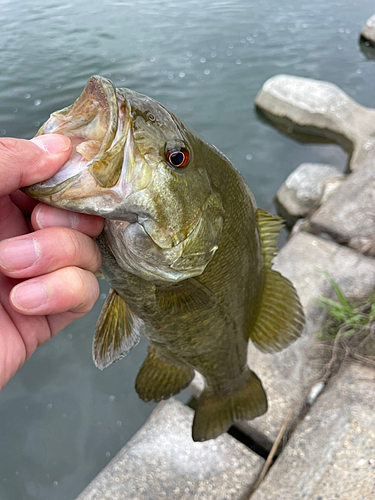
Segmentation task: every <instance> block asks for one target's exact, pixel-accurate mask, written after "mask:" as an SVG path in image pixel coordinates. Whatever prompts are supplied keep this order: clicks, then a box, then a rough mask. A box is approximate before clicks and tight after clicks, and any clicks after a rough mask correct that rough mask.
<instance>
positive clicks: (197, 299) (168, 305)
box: [155, 278, 216, 314]
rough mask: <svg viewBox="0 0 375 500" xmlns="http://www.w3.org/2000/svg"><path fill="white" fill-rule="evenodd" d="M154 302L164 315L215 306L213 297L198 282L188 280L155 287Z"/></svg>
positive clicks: (192, 279)
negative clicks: (155, 301)
mask: <svg viewBox="0 0 375 500" xmlns="http://www.w3.org/2000/svg"><path fill="white" fill-rule="evenodd" d="M155 296H156V300H157V302H158V304H159V306H160V308H161V309H162V310H163V311H164V312H165V313H166V314H170V313H188V312H193V311H196V310H198V309H208V308H211V307H213V306H214V305H215V304H216V297H215V295H214V294H213V293H212V292H211V290H209V289H208V288H207V287H206V286H204V285H202V283H200V282H199V281H198V280H196V279H194V278H190V279H187V280H184V281H181V282H180V283H177V284H175V285H169V286H157V287H156V289H155Z"/></svg>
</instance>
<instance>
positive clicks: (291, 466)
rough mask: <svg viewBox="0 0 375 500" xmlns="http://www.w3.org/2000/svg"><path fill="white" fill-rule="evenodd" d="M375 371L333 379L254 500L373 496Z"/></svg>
mask: <svg viewBox="0 0 375 500" xmlns="http://www.w3.org/2000/svg"><path fill="white" fill-rule="evenodd" d="M374 443H375V371H374V370H373V369H369V368H365V367H361V366H359V365H357V366H355V365H351V366H349V367H347V368H346V369H345V370H344V371H342V372H341V374H339V376H337V377H336V378H334V379H333V380H331V384H330V386H329V387H328V389H327V390H326V391H325V392H324V393H323V395H322V396H321V397H320V398H319V399H318V400H317V401H316V403H315V405H314V406H313V407H312V409H311V411H310V413H309V414H308V415H307V416H306V417H305V419H304V420H303V421H302V423H301V424H300V425H299V427H298V428H297V430H296V431H295V432H294V434H293V436H292V438H291V440H290V441H289V443H288V445H287V446H286V448H285V449H284V451H283V452H282V454H281V455H280V456H279V458H278V459H277V461H276V462H275V464H274V465H273V467H272V468H271V470H270V472H269V474H268V475H267V477H266V478H265V480H264V481H263V482H262V484H261V485H260V487H259V489H258V490H257V491H256V492H255V494H254V495H253V496H252V497H251V500H279V499H283V500H302V499H303V500H336V499H338V500H372V499H373V498H375V445H374Z"/></svg>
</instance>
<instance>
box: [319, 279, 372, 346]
mask: <svg viewBox="0 0 375 500" xmlns="http://www.w3.org/2000/svg"><path fill="white" fill-rule="evenodd" d="M323 274H324V275H325V277H326V278H327V280H328V281H329V282H330V284H331V286H332V288H333V290H334V292H335V294H336V296H337V299H338V300H333V299H329V298H327V297H319V298H318V299H317V301H318V305H319V306H320V307H321V308H322V309H325V310H326V311H327V312H328V313H329V314H328V318H327V321H326V324H325V326H324V327H323V329H322V331H321V332H319V333H318V334H317V338H318V339H319V340H323V341H332V340H335V339H336V338H337V339H344V338H346V337H349V336H351V335H354V334H355V333H357V332H360V331H362V330H363V328H364V327H366V326H368V325H369V324H371V323H372V322H373V321H374V320H375V303H374V297H369V298H368V299H367V300H365V301H364V302H362V304H358V303H355V302H354V301H349V300H348V299H347V298H346V297H345V295H344V293H343V292H342V290H341V288H340V287H339V285H338V284H337V283H336V281H334V279H333V278H331V276H330V275H329V274H328V273H325V272H323Z"/></svg>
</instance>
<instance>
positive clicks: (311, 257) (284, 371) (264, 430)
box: [192, 232, 375, 441]
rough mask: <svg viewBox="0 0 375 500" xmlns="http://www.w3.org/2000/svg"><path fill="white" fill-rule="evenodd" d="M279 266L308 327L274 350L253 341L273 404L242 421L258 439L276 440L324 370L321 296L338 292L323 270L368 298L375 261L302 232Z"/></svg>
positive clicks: (350, 293) (254, 362) (251, 358)
mask: <svg viewBox="0 0 375 500" xmlns="http://www.w3.org/2000/svg"><path fill="white" fill-rule="evenodd" d="M275 269H277V270H278V271H279V272H281V273H282V274H283V275H284V276H285V277H287V278H289V279H290V280H291V281H292V283H293V284H294V285H295V287H296V289H297V292H298V294H299V297H300V299H301V303H302V306H303V309H304V311H305V315H306V328H305V330H304V333H303V335H302V337H301V338H300V339H298V340H297V341H296V342H295V343H294V344H292V345H291V346H289V347H288V348H287V349H285V350H284V351H281V352H279V353H276V354H264V353H262V352H260V351H258V350H257V349H256V348H255V347H254V345H253V344H252V343H251V342H250V343H249V348H248V362H249V365H250V367H251V368H252V369H253V370H254V371H255V373H256V374H257V375H258V376H259V377H260V379H261V380H262V383H263V385H264V387H265V389H266V392H267V396H268V403H269V409H268V411H267V413H266V414H265V415H262V416H261V417H259V418H257V419H255V420H252V421H251V422H242V423H241V430H243V431H245V432H247V434H249V435H250V436H251V437H252V438H253V439H255V440H257V436H259V435H265V436H266V437H268V438H269V439H271V440H272V441H273V440H274V439H275V438H276V436H277V434H278V432H279V429H280V427H281V425H282V422H283V420H284V418H285V417H286V415H287V414H288V412H289V410H290V408H291V407H292V405H293V403H294V402H295V401H297V400H299V399H300V398H301V396H302V394H303V393H304V391H305V390H306V388H307V387H309V386H310V384H311V383H313V382H314V380H317V379H318V378H319V377H320V376H321V375H322V373H323V365H322V362H321V360H320V359H319V358H318V359H316V358H315V357H314V353H315V347H316V344H317V341H316V333H317V332H318V331H319V330H320V329H321V327H322V324H323V322H324V319H325V314H324V311H323V310H322V309H321V308H319V307H318V305H317V298H318V297H320V296H326V297H331V298H336V296H335V295H334V292H333V290H332V287H331V285H330V283H329V282H328V280H327V279H326V277H325V276H324V275H323V274H322V272H321V271H326V272H328V273H329V274H330V276H332V278H333V279H334V280H335V281H336V282H337V283H338V284H339V286H340V287H341V289H342V290H343V292H344V293H345V295H346V296H347V297H349V298H350V297H356V298H361V297H367V296H368V295H369V294H370V293H371V292H372V291H373V289H374V288H375V261H374V260H373V259H370V258H368V257H364V256H363V255H359V254H358V253H356V252H354V251H353V250H351V249H349V248H345V247H343V246H340V245H337V244H336V243H334V242H330V241H327V240H324V239H322V238H318V237H316V236H313V235H311V234H308V233H302V232H300V233H298V234H296V235H295V236H294V237H293V238H292V239H290V240H289V241H288V243H287V244H286V245H285V246H284V247H283V248H282V249H281V250H280V252H279V254H278V255H277V257H276V259H275ZM202 386H203V381H202V379H201V378H198V377H197V378H196V379H195V380H194V382H193V384H192V389H193V391H194V394H195V395H198V394H199V391H200V390H201V389H202Z"/></svg>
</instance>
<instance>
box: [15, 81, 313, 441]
mask: <svg viewBox="0 0 375 500" xmlns="http://www.w3.org/2000/svg"><path fill="white" fill-rule="evenodd" d="M51 133H59V134H63V135H66V136H68V137H69V138H70V139H71V140H72V142H73V152H72V155H71V157H70V159H69V160H68V161H67V162H66V163H65V165H64V166H63V167H62V168H61V169H60V170H59V171H58V172H57V173H56V174H55V175H54V176H53V177H52V178H50V179H48V180H46V181H44V182H41V183H38V184H34V185H33V186H29V187H28V188H25V189H24V191H25V192H26V193H27V194H28V195H30V196H32V197H34V198H36V199H38V200H40V201H43V202H45V203H48V204H51V205H54V206H58V207H61V208H65V209H67V210H73V211H77V212H83V213H87V214H95V215H100V216H102V217H104V218H105V219H106V221H105V226H104V229H103V232H102V233H101V234H100V236H99V237H98V238H97V242H98V244H99V247H100V249H101V252H102V255H103V265H102V269H101V270H102V272H103V275H104V277H105V278H106V279H107V281H108V282H109V284H110V285H111V290H110V293H109V295H108V297H107V300H106V302H105V304H104V306H103V309H102V312H101V313H100V316H99V319H98V323H97V326H96V332H95V336H94V341H93V358H94V362H95V364H96V366H98V367H99V368H101V369H103V368H105V367H107V366H108V365H110V364H111V363H113V362H114V361H117V360H118V359H121V358H122V357H124V356H125V355H126V354H127V353H128V352H129V351H130V349H131V348H132V347H134V346H135V345H136V344H137V343H138V341H139V339H140V335H141V334H143V335H145V336H146V337H147V339H148V340H149V341H150V344H149V347H148V354H147V357H146V360H145V361H144V363H143V365H142V367H141V369H140V371H139V374H138V376H137V379H136V391H137V393H138V394H139V396H140V397H141V398H142V399H143V400H145V401H160V400H162V399H167V398H169V397H170V396H172V395H174V394H177V393H178V392H180V391H181V390H182V389H183V388H185V387H186V386H188V385H189V383H190V382H191V381H192V379H193V377H194V370H197V371H198V372H200V373H201V374H202V375H203V377H204V379H205V384H206V385H205V389H204V391H203V393H202V395H201V397H200V399H199V402H198V405H197V408H196V411H195V417H194V422H193V430H192V434H193V439H194V440H195V441H204V440H207V439H213V438H216V437H217V436H219V435H220V434H222V433H223V432H225V431H227V430H228V428H229V427H230V425H231V424H232V423H233V422H234V421H235V420H251V419H254V418H256V417H258V416H260V415H262V414H263V413H265V412H266V411H267V398H266V394H265V392H264V389H263V387H262V384H261V382H260V380H259V378H258V377H257V375H256V374H255V373H254V372H253V371H252V370H251V369H250V368H249V366H248V364H247V345H248V342H249V339H250V340H251V341H252V342H253V343H254V344H255V345H256V346H257V347H258V348H259V349H260V350H261V351H263V352H275V351H279V350H281V349H283V348H285V347H287V346H288V345H289V344H290V343H291V342H293V341H294V340H296V339H297V338H298V337H299V335H300V334H301V331H302V329H303V325H304V317H303V311H302V308H301V305H300V302H299V300H298V297H297V294H296V291H295V289H294V287H293V285H292V284H291V283H290V282H289V281H288V280H287V279H286V278H284V277H283V276H281V274H279V273H278V272H276V271H274V270H272V264H271V261H272V258H273V256H274V253H275V251H276V240H277V238H278V234H279V231H280V228H281V226H282V223H281V219H279V218H278V217H275V216H272V215H270V214H268V213H267V212H265V211H262V210H259V209H257V208H256V204H255V201H254V198H253V195H252V193H251V191H250V189H249V188H248V187H247V185H246V183H245V181H244V180H243V178H242V177H241V175H240V174H239V172H238V171H237V170H236V169H235V168H234V167H233V165H232V164H231V163H230V161H229V160H228V159H227V158H226V157H225V156H224V155H223V154H222V153H220V152H219V151H218V150H217V149H216V148H215V147H214V146H212V145H210V144H208V143H207V142H205V141H204V140H203V139H202V138H200V137H199V136H198V135H197V134H196V133H195V132H194V131H193V130H191V129H190V128H189V127H188V126H187V125H185V124H184V123H183V122H182V121H181V120H180V119H179V118H177V117H176V116H175V115H174V114H173V113H171V112H170V111H168V110H167V109H166V108H165V107H164V106H162V105H161V104H159V103H157V102H156V101H154V100H153V99H150V98H148V97H146V96H144V95H141V94H138V93H136V92H133V91H132V90H129V89H124V88H121V89H116V88H115V87H114V86H113V84H112V82H110V81H109V80H107V79H105V78H103V77H99V76H95V77H92V78H90V80H89V81H88V83H87V85H86V87H85V89H84V91H83V92H82V94H81V96H80V97H79V98H78V99H77V100H76V101H75V103H74V104H72V105H71V106H69V107H67V108H64V109H62V110H60V111H57V112H55V113H53V114H52V115H51V117H50V118H49V120H48V121H47V122H46V123H45V124H44V125H43V126H42V127H41V129H40V130H39V132H38V135H42V134H51Z"/></svg>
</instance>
